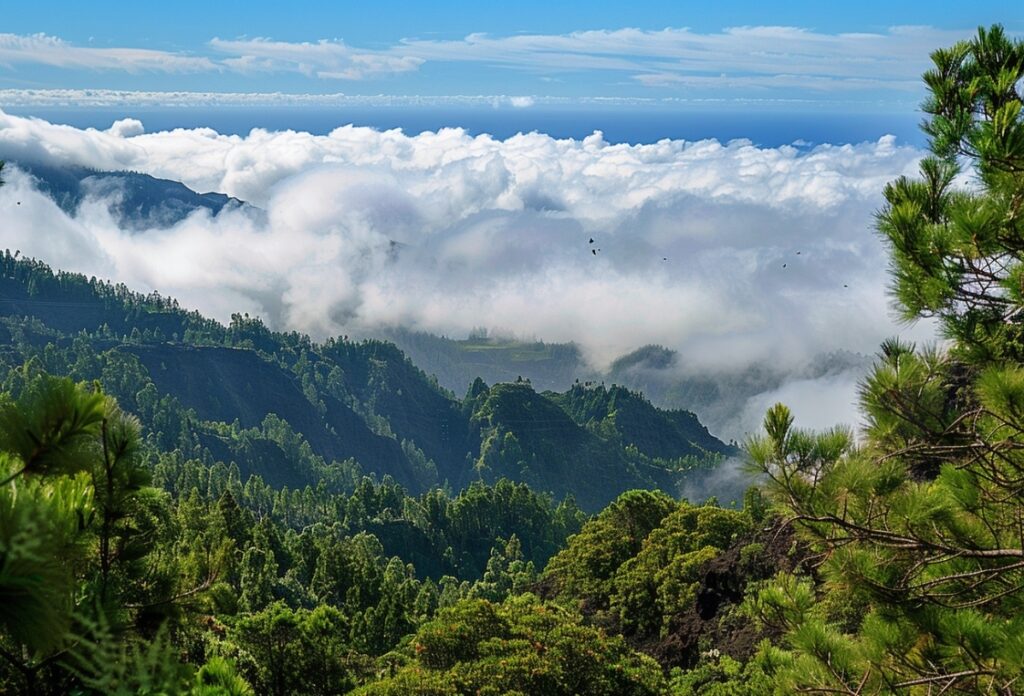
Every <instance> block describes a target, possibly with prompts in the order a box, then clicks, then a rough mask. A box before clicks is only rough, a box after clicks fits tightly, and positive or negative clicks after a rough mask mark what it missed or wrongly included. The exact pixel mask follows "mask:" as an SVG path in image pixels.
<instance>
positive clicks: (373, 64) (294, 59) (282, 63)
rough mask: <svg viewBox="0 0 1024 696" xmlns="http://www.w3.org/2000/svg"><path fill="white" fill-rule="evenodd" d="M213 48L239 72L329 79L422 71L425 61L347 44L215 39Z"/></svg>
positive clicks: (338, 42) (261, 39) (352, 78)
mask: <svg viewBox="0 0 1024 696" xmlns="http://www.w3.org/2000/svg"><path fill="white" fill-rule="evenodd" d="M210 47H211V48H213V49H214V50H215V51H219V52H221V53H225V54H230V55H232V56H235V57H231V58H225V59H224V60H223V63H224V65H226V66H228V67H230V68H232V69H234V70H237V71H239V72H297V73H302V74H303V75H307V76H311V77H319V78H323V79H328V80H362V79H365V78H367V77H378V76H381V75H390V74H395V73H403V72H411V71H415V70H418V69H419V67H420V65H421V64H422V63H423V59H422V58H417V57H414V56H403V55H396V54H393V53H385V52H380V51H358V50H354V49H352V48H351V47H349V46H347V45H346V44H345V42H344V41H340V40H339V41H327V40H320V41H317V42H315V43H310V42H301V43H290V42H286V41H272V40H270V39H263V38H257V39H245V40H235V41H231V40H225V39H213V40H212V41H210Z"/></svg>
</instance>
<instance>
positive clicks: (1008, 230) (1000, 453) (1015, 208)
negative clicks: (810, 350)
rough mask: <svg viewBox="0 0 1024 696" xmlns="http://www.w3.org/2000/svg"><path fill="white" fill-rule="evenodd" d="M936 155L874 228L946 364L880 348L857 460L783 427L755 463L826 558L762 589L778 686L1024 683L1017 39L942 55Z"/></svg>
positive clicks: (934, 354) (770, 425)
mask: <svg viewBox="0 0 1024 696" xmlns="http://www.w3.org/2000/svg"><path fill="white" fill-rule="evenodd" d="M932 58H933V61H934V64H935V67H934V69H933V70H931V71H929V72H928V73H926V75H925V77H924V79H925V82H926V84H927V86H928V89H929V92H930V96H929V99H928V101H927V102H926V104H925V111H926V112H927V113H928V114H929V116H930V118H929V120H928V121H926V123H925V125H924V129H925V131H926V133H927V134H928V135H929V136H930V146H931V152H932V154H931V156H930V157H928V158H926V159H925V160H924V161H923V162H922V163H921V177H920V178H919V179H916V180H911V179H906V178H903V179H900V180H898V181H896V182H894V183H892V184H890V185H889V186H888V187H887V188H886V191H885V197H886V206H885V208H884V209H883V210H882V211H881V213H880V214H879V217H878V227H879V230H880V231H881V233H882V234H883V236H884V238H885V239H886V240H887V242H888V243H889V246H890V249H891V253H892V272H893V278H894V283H893V292H894V295H895V298H896V300H897V302H898V303H899V306H900V307H901V308H902V310H903V311H904V313H905V316H906V317H907V318H917V317H930V316H931V317H937V318H938V319H939V323H940V326H941V328H942V330H943V332H944V333H945V334H946V336H948V337H949V338H950V339H951V340H952V341H951V345H950V347H949V348H948V350H947V349H935V348H931V349H925V350H915V349H914V347H913V346H909V345H905V344H901V343H900V342H898V341H889V342H887V343H885V344H884V345H883V346H882V350H881V353H880V355H879V359H878V362H877V364H876V366H875V368H874V370H873V372H872V373H871V375H870V376H869V377H868V379H867V380H866V381H865V383H864V384H863V387H862V391H861V403H862V407H863V411H864V414H865V417H866V422H867V428H866V432H865V438H864V442H863V445H862V446H861V447H854V444H853V441H852V438H851V435H850V434H849V433H847V432H844V431H841V430H836V431H831V432H826V433H819V434H813V433H808V432H805V431H802V430H799V429H797V428H794V427H793V422H792V416H791V415H790V414H789V412H788V410H787V409H786V408H785V407H783V406H776V407H774V408H772V409H771V410H770V411H769V412H768V414H767V416H766V418H765V430H766V435H765V436H763V437H760V438H756V439H754V440H753V441H752V442H751V443H750V445H749V447H748V449H749V451H750V454H751V455H752V457H753V459H754V460H755V461H756V463H757V464H758V465H759V466H760V468H761V469H762V471H763V472H765V473H766V474H767V475H768V477H769V479H770V481H771V486H770V488H771V491H772V493H773V494H774V497H775V500H776V501H777V502H778V503H779V504H780V505H781V506H782V507H783V509H785V510H786V512H787V513H788V515H789V516H790V518H791V519H792V520H794V521H795V522H797V523H798V524H799V525H800V526H801V528H802V529H803V530H804V532H805V533H806V534H807V535H808V536H809V538H811V539H813V540H814V542H815V544H816V546H817V547H818V548H819V549H820V550H821V551H822V552H823V556H822V558H823V559H824V563H823V565H822V566H821V574H822V577H823V578H824V579H825V585H824V587H822V588H820V590H819V591H821V592H824V593H825V598H826V600H827V601H825V602H815V590H814V588H813V587H812V586H811V585H810V584H809V583H807V582H806V581H800V580H798V579H795V578H789V579H786V578H781V579H780V580H779V583H778V584H777V585H776V586H775V587H771V588H768V589H766V590H765V592H764V593H762V595H761V597H760V598H759V600H758V607H759V610H760V612H761V615H762V618H763V619H764V620H766V621H769V622H776V623H778V624H781V625H783V626H785V627H786V628H788V629H789V634H788V635H789V641H790V645H791V646H792V648H793V649H794V651H795V654H796V661H795V663H794V667H793V669H792V671H791V673H790V678H791V686H790V688H793V689H797V688H801V689H810V690H816V691H819V692H825V691H832V692H835V693H851V694H852V693H858V694H865V693H982V692H985V693H1006V694H1009V693H1013V692H1015V691H1016V690H1017V686H1016V684H1017V683H1018V682H1019V681H1020V679H1021V678H1022V677H1024V614H1022V612H1021V609H1022V608H1024V592H1022V590H1021V588H1022V587H1024V545H1022V544H1024V518H1022V516H1021V510H1022V509H1024V486H1022V485H1021V484H1022V482H1024V455H1022V451H1024V341H1022V339H1024V116H1022V102H1021V95H1020V92H1019V87H1020V84H1021V80H1022V78H1024V44H1022V43H1021V42H1019V41H1012V40H1010V39H1009V38H1007V36H1006V35H1005V33H1004V32H1003V30H1002V29H1001V28H1000V27H993V28H991V29H988V30H986V29H981V30H979V32H978V35H977V37H976V38H974V39H973V40H972V41H970V42H962V43H959V44H957V45H956V46H954V47H952V48H950V49H944V50H939V51H936V52H935V53H934V54H933V56H932Z"/></svg>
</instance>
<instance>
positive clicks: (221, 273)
mask: <svg viewBox="0 0 1024 696" xmlns="http://www.w3.org/2000/svg"><path fill="white" fill-rule="evenodd" d="M921 154H922V153H921V152H920V151H918V150H916V149H915V148H912V147H908V146H904V145H900V144H899V143H897V142H895V139H894V138H892V137H888V136H887V137H883V138H881V139H880V140H878V141H877V142H866V143H861V144H857V145H844V146H832V145H818V146H814V147H812V146H807V145H801V146H785V147H779V148H760V147H756V146H754V145H752V144H751V143H750V142H747V141H733V142H729V143H720V142H717V141H714V140H705V141H698V142H684V141H672V140H663V141H661V142H658V143H654V144H648V145H610V144H608V143H606V142H605V141H604V140H603V138H602V136H601V134H600V133H594V134H593V135H591V136H589V137H587V138H585V139H583V140H556V139H553V138H551V137H548V136H546V135H543V134H537V133H531V134H526V135H518V136H515V137H512V138H509V139H507V140H503V141H502V140H496V139H493V138H491V137H489V136H486V135H481V136H477V137H473V136H470V135H468V134H467V133H465V132H464V131H462V130H459V129H445V130H441V131H440V132H436V133H435V132H426V133H421V134H419V135H407V134H404V133H402V132H401V131H397V130H395V131H386V132H379V131H376V130H373V129H369V128H356V127H352V126H346V127H342V128H338V129H336V130H334V131H333V132H331V133H330V134H328V135H325V136H316V135H311V134H308V133H302V132H292V131H284V132H268V131H264V130H258V129H257V130H253V131H252V132H251V133H249V134H248V135H246V136H234V135H222V134H219V133H217V132H215V131H213V130H209V129H195V130H174V131H170V132H157V133H145V132H144V126H143V124H142V123H140V122H139V121H136V120H126V121H122V122H118V123H116V124H114V125H113V126H112V127H111V128H110V129H108V130H105V131H99V130H92V129H87V130H80V129H76V128H72V127H69V126H59V125H54V124H50V123H48V122H45V121H42V120H37V119H27V118H20V117H15V116H11V115H7V114H2V112H0V157H4V158H8V159H14V160H19V159H22V160H32V161H41V162H46V163H48V164H56V165H78V166H87V167H93V168H96V169H101V170H120V169H130V170H135V171H141V172H146V173H149V174H152V175H154V176H157V177H164V178H169V179H175V180H179V181H182V182H184V183H185V184H186V185H188V186H190V187H191V188H193V189H195V190H197V191H200V192H205V191H220V192H224V193H227V194H229V195H232V196H235V197H238V198H241V199H243V200H246V201H248V202H250V203H252V204H254V205H256V206H259V207H260V208H261V209H262V211H263V212H261V213H253V212H251V211H246V210H244V209H242V210H238V209H234V210H227V211H225V212H222V213H221V214H220V215H218V216H216V217H211V216H210V215H209V214H208V213H206V212H204V211H200V212H196V213H194V214H192V215H191V216H190V217H188V218H187V219H186V220H184V221H182V222H180V223H178V224H176V225H174V226H173V227H169V228H161V229H150V230H144V231H141V232H137V231H136V232H131V233H130V232H128V231H125V230H121V229H118V227H117V225H116V223H115V222H114V218H113V217H112V216H111V214H110V212H109V211H108V209H107V205H108V203H109V202H108V201H103V200H91V201H87V202H86V203H85V204H83V205H82V206H81V208H80V209H79V210H78V211H77V213H76V214H75V215H74V216H68V215H66V214H65V213H64V212H63V211H61V210H60V209H59V208H58V207H57V206H56V205H55V204H54V203H53V202H52V201H51V200H49V199H48V198H46V197H45V196H43V195H42V194H40V193H38V192H37V191H35V190H34V188H33V184H32V181H31V180H30V179H29V178H28V177H27V176H25V175H23V174H19V173H18V172H16V171H12V172H7V173H6V174H7V179H8V182H7V185H6V186H4V187H2V188H0V215H2V216H3V219H4V221H5V224H4V228H3V231H2V232H0V240H2V241H0V244H2V245H3V246H6V247H10V248H18V249H21V250H22V253H23V254H26V255H31V256H36V257H38V258H41V259H44V260H46V261H47V262H49V263H50V264H51V265H53V266H56V267H59V268H64V269H68V270H75V271H81V272H84V273H87V274H95V275H97V276H100V277H107V278H112V279H115V280H117V281H122V282H125V283H127V284H129V285H130V286H132V287H134V288H136V289H139V290H142V291H149V290H152V289H155V290H158V291H159V292H161V293H163V294H165V295H172V296H175V297H178V298H179V299H180V300H182V301H183V302H184V303H185V304H186V305H187V306H191V307H195V308H197V309H199V310H201V311H202V312H204V313H206V314H209V315H213V316H215V317H217V318H220V319H222V320H224V319H226V318H228V317H229V315H230V314H231V313H232V312H236V311H248V312H250V313H254V314H258V315H260V316H263V317H264V318H265V319H266V320H267V321H268V323H270V325H271V326H273V327H274V328H277V329H296V330H299V331H304V332H308V333H310V334H312V335H313V336H314V337H317V338H324V337H326V336H329V335H336V334H341V333H347V334H358V333H372V332H373V331H374V330H376V329H379V328H381V327H391V326H405V327H410V328H414V329H421V330H427V331H432V332H436V333H444V334H448V335H455V336H459V335H462V336H464V335H466V334H467V333H468V332H469V331H470V330H472V329H473V328H474V327H480V326H484V327H488V328H491V329H494V330H498V331H504V332H513V333H515V334H517V335H520V336H531V337H538V338H542V339H544V340H548V341H576V342H578V343H579V344H580V345H581V346H582V348H583V349H584V351H585V354H586V355H587V356H588V358H589V359H590V360H592V361H593V363H594V364H595V365H596V366H599V367H600V366H603V365H606V364H607V363H608V361H610V360H612V359H613V358H615V357H617V356H618V355H621V354H622V353H624V352H626V351H629V350H632V349H635V348H637V347H638V346H641V345H644V344H649V343H657V344H661V345H665V346H669V347H672V348H676V349H678V350H679V351H680V352H681V354H682V357H683V361H682V362H684V363H685V364H686V365H687V366H688V369H700V370H715V369H731V368H737V367H743V366H745V365H749V364H751V363H754V362H760V361H772V362H774V363H776V364H779V365H798V364H800V363H801V362H802V361H805V360H807V359H808V358H809V357H810V356H812V355H815V354H817V353H820V352H824V351H830V350H835V349H839V348H843V349H848V350H854V351H860V352H865V353H871V352H874V350H875V348H876V346H877V345H878V342H879V341H880V340H881V339H882V338H884V337H886V336H888V335H891V334H893V333H895V332H896V331H897V330H898V329H900V327H898V326H897V325H896V324H895V323H894V321H893V320H892V318H891V315H890V313H889V311H888V304H887V296H886V293H885V286H886V254H885V250H884V248H883V246H882V243H881V242H880V240H879V239H878V238H877V236H876V235H875V234H874V233H873V231H872V215H873V212H874V211H875V210H876V209H877V208H878V207H879V205H880V202H881V201H880V192H881V190H882V187H883V186H884V184H885V183H886V182H887V181H889V180H891V179H893V178H894V177H897V176H899V175H902V174H911V175H912V174H914V173H915V172H916V168H917V163H918V160H919V158H920V156H921ZM18 201H20V202H21V203H20V204H18ZM591 239H593V240H594V242H593V244H591V243H590V241H589V240H591ZM595 252H596V253H595ZM916 332H917V334H918V335H917V338H920V337H921V336H923V335H928V334H929V332H930V328H929V327H927V326H919V327H917V329H916ZM798 387H799V385H797V387H793V389H797V388H798ZM793 394H794V395H796V396H798V397H800V398H803V397H804V396H806V390H804V391H795V392H793ZM833 410H834V409H833Z"/></svg>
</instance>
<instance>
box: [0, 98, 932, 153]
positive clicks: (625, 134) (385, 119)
mask: <svg viewBox="0 0 1024 696" xmlns="http://www.w3.org/2000/svg"><path fill="white" fill-rule="evenodd" d="M4 111H6V112H7V113H10V114H16V115H20V116H37V117H39V118H43V119H45V120H47V121H50V122H53V123H64V124H68V125H72V126H76V127H79V128H88V127H91V128H99V129H103V128H108V127H109V126H110V124H111V123H113V122H114V121H115V120H117V119H121V118H127V117H131V118H137V119H139V120H141V121H142V122H143V124H144V126H145V128H146V131H147V132H154V131H161V130H170V129H173V128H198V127H209V128H213V129H214V130H216V131H218V132H220V133H226V134H238V135H244V134H246V133H248V132H249V131H250V130H252V129H253V128H266V129H269V130H287V129H291V130H297V131H308V132H311V133H316V134H326V133H329V132H330V131H331V130H333V129H334V128H337V127H338V126H344V125H346V124H354V125H357V126H370V127H373V128H377V129H380V130H386V129H391V128H401V129H402V130H403V131H404V132H405V133H406V134H410V135H414V134H417V133H421V132H423V131H436V130H438V129H440V128H445V127H456V126H457V127H461V128H464V129H466V131H468V132H469V133H471V134H473V135H478V134H481V133H489V134H491V135H492V136H494V137H496V138H500V139H505V138H508V137H510V136H513V135H515V134H517V133H529V132H531V131H537V132H540V133H546V134H548V135H550V136H552V137H555V138H576V139H580V138H585V137H586V136H588V135H590V134H591V133H593V132H594V131H595V130H599V131H602V132H603V133H604V138H605V140H606V141H607V142H610V143H653V142H657V141H658V140H661V139H663V138H671V139H677V140H678V139H681V140H702V139H705V138H715V139H717V140H720V141H722V142H727V141H729V140H734V139H738V138H745V139H749V140H751V141H753V142H754V143H755V144H757V145H760V146H765V147H778V146H780V145H786V144H792V143H797V144H800V145H804V146H809V145H814V144H819V143H833V144H842V143H858V142H864V141H870V140H877V139H878V138H880V137H881V136H883V135H895V136H896V137H897V139H898V141H899V142H901V143H906V144H911V145H923V144H924V137H923V136H922V134H921V133H920V131H919V130H918V123H919V121H920V115H919V114H914V113H898V114H876V113H835V112H831V111H829V112H810V111H801V112H783V111H778V110H774V109H773V110H762V109H758V108H751V109H749V110H745V111H737V110H733V111H728V112H712V111H703V110H702V111H697V110H691V111H682V110H678V109H671V108H666V107H653V108H649V109H645V108H637V107H614V108H608V107H601V108H583V107H563V108H555V107H547V106H535V107H530V108H523V109H515V108H510V107H500V108H490V107H482V106H475V107H464V108H453V107H412V106H384V107H372V108H371V107H360V108H349V107H334V108H324V107H316V108H311V107H294V106H289V107H283V106H278V107H252V106H245V107H242V106H220V107H215V108H214V107H152V106H147V107H134V108H133V107H119V108H116V109H115V108H106V107H104V108H100V107H96V108H71V107H67V108H52V107H49V108H26V107H10V108H6V107H4Z"/></svg>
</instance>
